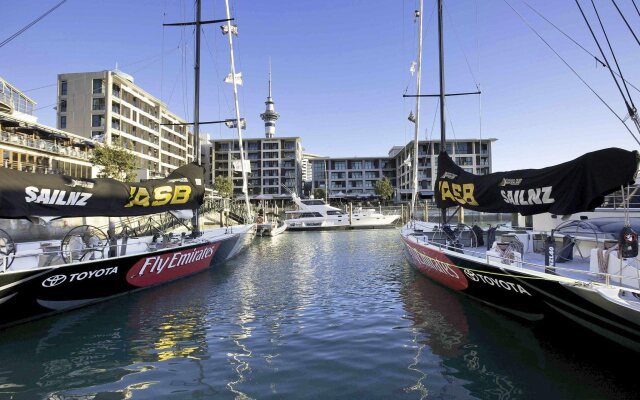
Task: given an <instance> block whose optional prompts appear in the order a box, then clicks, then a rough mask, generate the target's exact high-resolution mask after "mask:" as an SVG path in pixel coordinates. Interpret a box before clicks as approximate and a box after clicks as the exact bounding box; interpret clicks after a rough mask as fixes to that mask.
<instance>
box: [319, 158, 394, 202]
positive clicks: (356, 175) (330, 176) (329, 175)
mask: <svg viewBox="0 0 640 400" xmlns="http://www.w3.org/2000/svg"><path fill="white" fill-rule="evenodd" d="M311 162H312V169H313V181H312V186H313V188H321V189H324V190H326V191H327V195H328V196H329V197H330V198H332V197H344V196H351V197H368V196H373V195H375V184H376V182H377V181H379V180H381V179H382V178H384V177H387V178H389V180H390V181H391V184H392V185H393V186H395V179H396V178H395V170H396V166H395V160H394V159H392V158H390V157H349V158H330V157H324V158H316V159H313V160H312V161H311Z"/></svg>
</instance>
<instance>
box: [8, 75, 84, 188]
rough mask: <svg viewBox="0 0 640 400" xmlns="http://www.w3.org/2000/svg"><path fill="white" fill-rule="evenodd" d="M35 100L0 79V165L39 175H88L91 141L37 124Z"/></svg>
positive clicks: (80, 176)
mask: <svg viewBox="0 0 640 400" xmlns="http://www.w3.org/2000/svg"><path fill="white" fill-rule="evenodd" d="M35 104H36V103H35V101H33V100H31V99H30V98H29V97H28V96H25V95H24V93H22V92H21V91H20V90H18V89H17V88H16V87H14V86H13V85H11V84H9V83H8V82H6V81H5V80H4V79H2V78H0V161H1V164H0V165H1V166H2V167H5V168H13V169H17V170H19V171H28V172H35V173H39V174H65V175H71V176H74V177H79V178H91V177H93V176H94V171H93V168H92V165H91V163H90V162H89V159H90V158H91V155H92V151H93V148H94V146H95V144H94V142H93V141H91V140H88V139H86V138H84V137H80V136H78V135H74V134H71V133H69V132H65V131H61V130H59V129H55V128H51V127H48V126H46V125H42V124H39V123H38V122H37V118H36V117H35V116H34V115H33V110H34V106H35Z"/></svg>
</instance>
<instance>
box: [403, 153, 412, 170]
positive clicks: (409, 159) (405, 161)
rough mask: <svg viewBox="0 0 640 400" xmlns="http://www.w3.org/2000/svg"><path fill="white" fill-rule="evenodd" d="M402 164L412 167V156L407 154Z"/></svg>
mask: <svg viewBox="0 0 640 400" xmlns="http://www.w3.org/2000/svg"><path fill="white" fill-rule="evenodd" d="M402 165H406V166H407V167H409V168H411V156H407V159H406V160H404V162H403V163H402Z"/></svg>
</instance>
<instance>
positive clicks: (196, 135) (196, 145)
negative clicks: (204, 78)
mask: <svg viewBox="0 0 640 400" xmlns="http://www.w3.org/2000/svg"><path fill="white" fill-rule="evenodd" d="M200 19H201V4H200V0H196V21H195V26H196V54H195V62H194V65H193V70H194V74H195V80H194V98H193V159H194V161H195V162H196V163H197V164H198V165H200ZM191 224H192V225H193V235H194V236H200V214H199V210H193V219H192V220H191Z"/></svg>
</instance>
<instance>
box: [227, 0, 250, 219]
mask: <svg viewBox="0 0 640 400" xmlns="http://www.w3.org/2000/svg"><path fill="white" fill-rule="evenodd" d="M224 5H225V8H226V11H227V32H226V33H227V36H228V37H229V55H230V59H231V80H232V83H233V99H234V102H235V106H236V128H237V129H238V146H239V148H240V163H241V164H242V193H244V202H245V205H246V207H247V218H248V219H249V221H251V220H253V218H252V215H251V206H250V205H249V190H248V188H247V170H246V169H245V163H244V148H243V145H242V121H241V120H240V106H239V104H238V76H236V64H235V60H234V57H233V35H234V32H237V30H236V29H235V27H232V26H231V13H230V11H229V0H225V1H224Z"/></svg>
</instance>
